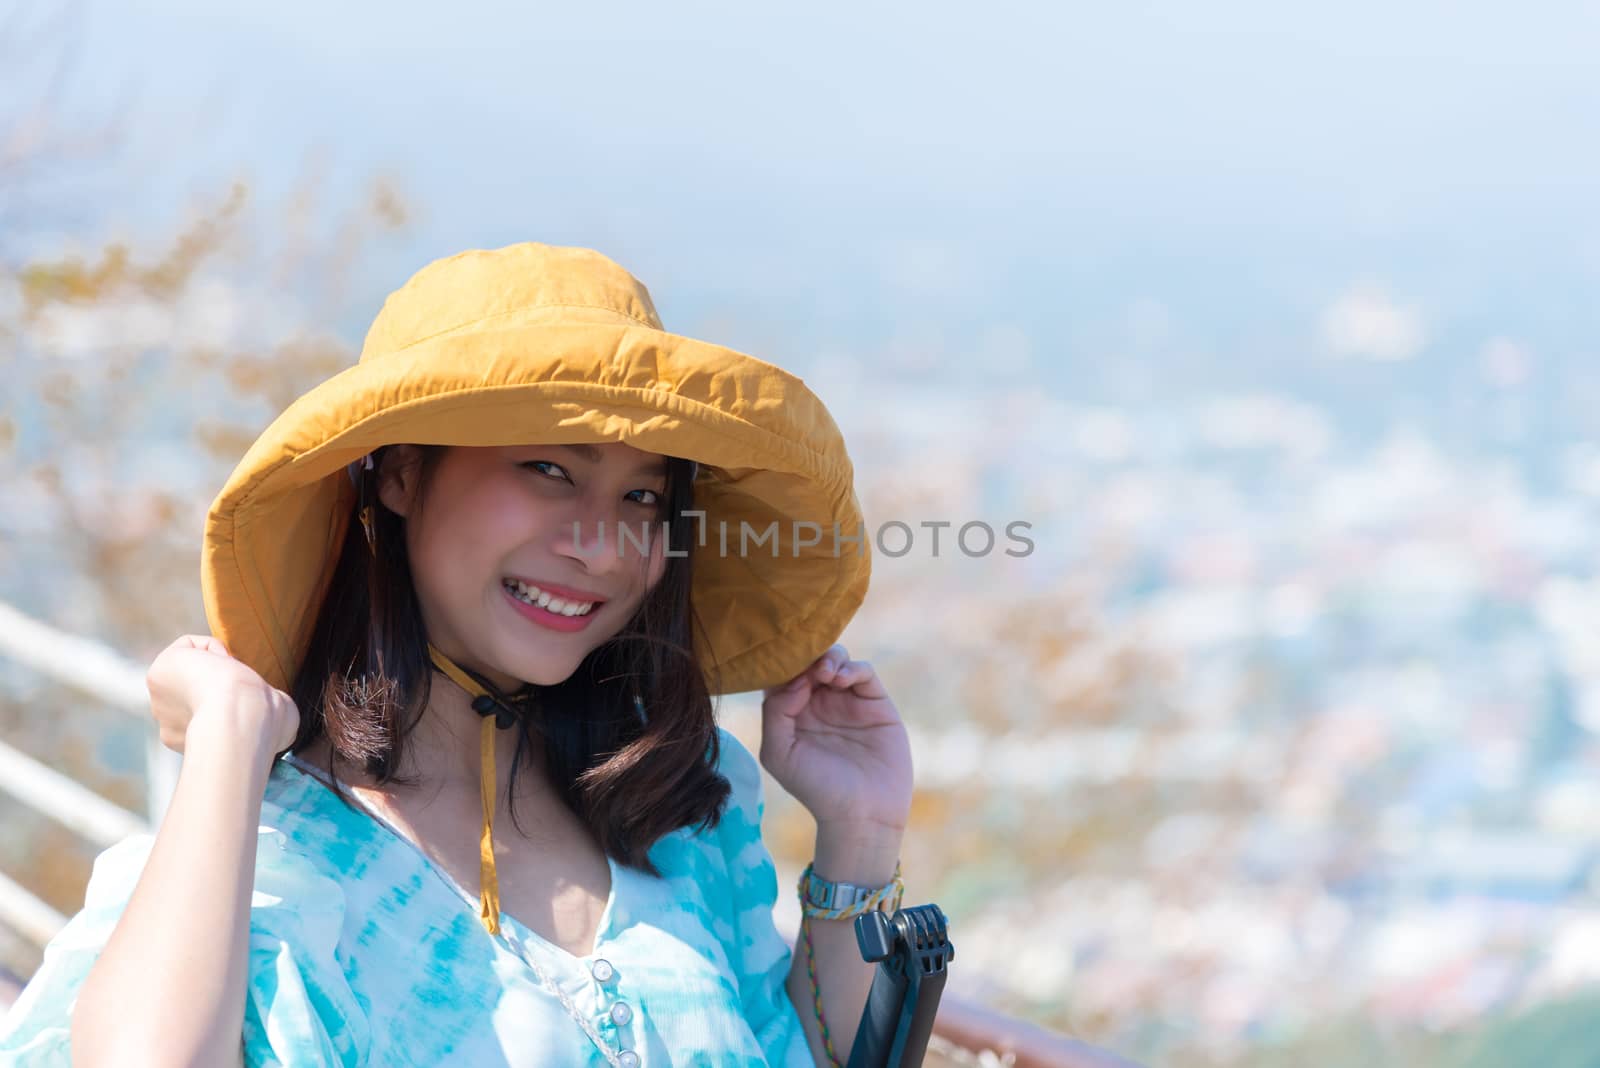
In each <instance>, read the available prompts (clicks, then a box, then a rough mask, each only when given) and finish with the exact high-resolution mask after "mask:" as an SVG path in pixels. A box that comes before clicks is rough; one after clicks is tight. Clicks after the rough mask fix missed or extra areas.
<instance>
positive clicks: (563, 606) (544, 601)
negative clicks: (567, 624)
mask: <svg viewBox="0 0 1600 1068" xmlns="http://www.w3.org/2000/svg"><path fill="white" fill-rule="evenodd" d="M505 586H506V589H507V590H510V591H511V593H512V595H513V596H515V597H516V598H517V600H519V601H523V602H525V603H527V604H534V605H538V606H539V607H540V608H544V609H546V610H548V611H551V612H554V613H556V614H557V615H561V616H584V615H588V614H589V613H590V612H592V611H594V606H595V604H596V603H597V602H594V601H563V600H562V599H561V598H559V597H552V596H550V594H548V593H546V592H544V591H543V590H541V589H539V588H538V587H537V586H529V585H528V584H527V583H525V582H518V581H516V580H515V579H510V580H507V582H506V584H505Z"/></svg>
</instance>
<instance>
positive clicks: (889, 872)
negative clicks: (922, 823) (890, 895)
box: [811, 824, 905, 886]
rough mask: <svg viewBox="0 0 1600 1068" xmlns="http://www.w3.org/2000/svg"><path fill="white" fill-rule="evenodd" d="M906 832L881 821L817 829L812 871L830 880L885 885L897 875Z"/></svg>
mask: <svg viewBox="0 0 1600 1068" xmlns="http://www.w3.org/2000/svg"><path fill="white" fill-rule="evenodd" d="M904 840H905V831H904V830H902V829H898V828H890V827H885V826H883V825H881V824H854V825H848V826H844V825H829V826H819V827H818V828H817V840H816V849H815V853H814V856H813V859H812V862H811V866H812V870H813V871H814V872H816V873H817V875H818V876H820V877H822V878H824V879H827V880H828V881H829V882H848V883H856V884H857V885H861V886H882V885H884V884H885V883H887V882H888V881H889V880H890V879H892V878H893V877H894V870H895V867H896V865H898V864H899V862H900V847H901V844H902V843H903V842H904Z"/></svg>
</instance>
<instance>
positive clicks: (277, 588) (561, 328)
mask: <svg viewBox="0 0 1600 1068" xmlns="http://www.w3.org/2000/svg"><path fill="white" fill-rule="evenodd" d="M608 441H616V442H626V443H627V444H629V445H632V446H634V447H636V448H639V449H643V450H646V451H649V452H656V453H661V454H665V455H670V456H678V457H683V458H686V459H691V460H695V461H698V463H699V464H700V470H699V475H698V477H697V479H696V482H695V486H694V498H695V500H694V506H695V507H696V508H697V509H700V510H703V511H704V512H705V514H706V520H705V523H706V526H705V530H706V532H707V534H708V537H707V539H706V542H707V543H706V545H705V546H704V547H701V546H698V545H695V546H692V547H690V551H691V552H693V553H695V560H694V583H693V588H692V591H691V595H690V596H691V600H692V603H693V605H694V607H695V609H696V612H697V614H698V616H699V619H700V622H701V624H702V625H703V627H704V638H705V640H706V642H707V645H708V647H707V648H704V649H702V650H701V653H702V660H703V662H704V663H705V665H706V666H707V667H708V668H709V669H711V671H710V679H709V681H710V683H711V685H712V689H713V692H715V693H737V692H742V691H746V690H758V689H763V688H765V687H768V686H773V685H777V684H780V683H782V682H785V681H787V680H788V679H790V678H792V677H793V676H795V675H796V674H798V673H799V672H800V671H802V670H803V669H804V668H805V667H806V666H807V665H809V664H810V663H811V662H812V661H813V660H815V659H816V658H817V657H818V656H820V655H821V654H822V653H823V652H825V651H826V650H827V649H828V647H829V646H830V645H832V644H833V643H834V642H835V641H837V640H838V638H839V636H840V634H841V633H842V632H843V629H844V627H845V625H846V624H847V623H848V622H849V620H850V618H851V617H852V616H853V615H854V613H855V611H856V610H857V609H858V608H859V607H860V605H861V603H862V601H863V599H864V598H865V597H866V592H867V585H868V581H869V577H870V571H871V545H870V542H871V539H870V538H868V537H865V536H864V534H865V531H864V529H863V517H862V514H861V506H860V502H859V501H858V499H857V497H856V493H855V488H854V471H853V468H852V465H851V462H850V458H849V455H848V453H847V452H846V449H845V446H844V441H843V437H842V436H841V434H840V433H839V429H838V427H837V426H836V425H835V423H834V421H833V418H832V417H831V416H830V415H829V413H828V411H827V409H826V408H825V407H824V405H823V404H822V402H821V401H820V400H819V399H818V398H817V397H816V396H815V394H813V393H812V392H811V390H810V389H809V388H807V386H806V385H805V383H804V382H803V381H802V380H801V379H800V378H799V377H797V376H795V375H793V374H790V373H788V372H786V371H784V370H783V369H781V368H779V367H776V366H773V365H772V364H769V363H766V362H764V361H761V360H758V359H755V358H754V357H751V356H748V355H746V354H744V353H741V352H737V351H735V350H733V349H729V348H725V347H723V346H719V345H715V344H711V343H709V342H705V341H700V340H697V339H695V338H691V337H686V336H682V335H678V334H672V333H670V332H667V331H664V330H659V329H654V328H652V327H649V326H639V325H618V324H612V323H593V322H590V323H572V322H541V323H531V324H521V325H513V326H500V327H491V328H482V327H481V325H480V328H477V329H473V330H471V331H470V332H466V333H453V334H447V335H444V336H438V337H433V338H429V339H426V340H423V341H420V342H418V343H416V344H414V345H411V346H409V347H407V348H405V349H404V350H402V351H398V352H393V353H389V354H387V355H384V356H382V358H379V359H363V360H362V362H360V363H358V364H356V365H355V366H353V367H350V368H348V369H347V370H345V371H342V372H340V373H339V374H336V375H334V376H333V377H332V378H329V379H328V380H326V381H325V382H323V383H321V384H320V385H318V386H316V387H315V388H313V389H312V390H310V391H309V392H308V393H306V394H305V395H304V396H302V397H300V398H299V399H298V400H297V401H295V402H294V403H293V404H291V405H290V406H289V407H288V408H287V409H286V410H285V411H284V412H283V414H282V415H280V416H279V417H278V418H277V419H276V420H274V421H273V423H272V424H271V425H270V426H269V427H268V428H267V429H266V430H265V431H264V432H263V433H262V434H261V436H260V437H259V438H258V439H257V440H256V442H255V443H254V445H252V446H251V448H250V450H249V452H247V453H246V454H245V456H244V458H243V460H241V461H240V463H239V465H238V467H237V468H236V469H235V470H234V472H233V474H232V475H231V476H230V477H229V479H228V481H227V483H226V485H225V486H224V487H223V489H222V492H221V493H220V494H219V495H218V496H217V498H216V500H215V501H214V502H213V504H212V506H211V510H210V512H209V514H208V516H207V520H206V529H205V538H204V543H203V548H202V552H201V590H202V594H203V597H204V600H205V610H206V617H207V620H208V622H209V623H210V626H211V631H212V633H213V634H214V635H216V637H218V638H219V639H220V640H221V641H222V642H223V644H225V645H226V646H227V648H228V650H229V652H230V653H232V654H233V655H234V656H236V657H238V658H239V659H240V660H242V661H243V662H245V663H246V664H248V665H250V666H251V667H252V668H254V669H255V670H256V671H258V672H259V673H260V674H261V675H262V677H263V678H265V679H266V681H267V682H269V683H271V684H272V685H273V686H276V687H278V688H280V689H283V690H288V689H289V688H290V685H291V680H292V679H293V677H294V675H295V673H296V671H297V669H298V666H299V663H300V659H301V657H302V656H303V655H304V652H305V649H306V647H307V645H308V644H309V641H310V637H311V630H312V627H313V625H314V624H315V622H316V615H317V610H318V608H319V607H320V604H321V600H322V598H323V596H324V595H325V594H326V592H327V589H328V586H329V583H330V581H331V579H332V576H333V569H334V565H335V564H336V562H337V559H338V554H339V549H340V546H341V545H342V544H343V540H344V537H345V534H346V530H347V527H348V524H349V522H350V519H351V515H352V512H353V507H354V488H353V487H352V485H351V481H350V479H349V478H348V477H347V475H346V472H345V468H346V465H348V464H350V463H352V462H353V461H356V460H359V459H360V458H361V457H362V456H364V455H366V454H367V453H369V452H371V451H373V450H374V449H376V448H379V447H380V446H383V445H392V444H399V443H415V444H441V445H475V446H506V445H514V444H530V443H541V444H579V443H601V442H608ZM774 522H776V523H777V534H778V537H777V539H776V540H775V541H774V542H763V543H761V544H760V545H759V547H757V548H754V549H749V548H747V549H746V551H744V552H741V551H740V544H739V531H740V529H741V524H742V523H743V524H748V525H749V528H750V530H751V531H752V537H753V538H754V537H759V536H760V535H761V534H762V533H763V532H765V531H767V530H768V529H769V527H770V525H771V524H773V523H774ZM796 523H800V524H807V523H809V524H815V527H807V528H805V529H803V530H799V533H800V536H799V537H798V538H797V537H796V536H795V534H796V532H797V529H798V528H796V527H795V524H796ZM719 524H725V525H726V526H725V529H727V530H728V532H729V537H728V549H727V551H726V552H723V551H721V546H720V545H719V537H718V529H719ZM819 531H820V537H816V536H815V533H816V532H819ZM835 531H837V532H838V534H839V537H840V538H841V539H846V538H859V541H840V542H838V543H836V542H835V538H834V532H835ZM812 540H814V541H815V544H810V545H807V544H805V542H807V541H812ZM752 544H754V543H753V542H752ZM674 548H675V549H676V548H679V547H677V546H675V547H674ZM774 548H775V549H776V555H773V552H774Z"/></svg>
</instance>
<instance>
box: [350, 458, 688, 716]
mask: <svg viewBox="0 0 1600 1068" xmlns="http://www.w3.org/2000/svg"><path fill="white" fill-rule="evenodd" d="M407 450H409V451H407ZM416 455H417V454H416V452H415V450H414V449H411V448H410V447H409V446H398V447H397V448H396V449H391V450H390V452H389V454H387V455H386V456H385V461H386V462H385V464H384V475H383V477H382V479H381V480H380V490H379V492H380V495H381V498H382V500H383V503H384V504H385V505H387V506H388V507H389V508H390V509H392V510H393V511H395V512H397V513H399V514H400V515H403V516H405V517H406V548H407V552H408V554H409V558H410V563H411V574H412V580H413V582H414V583H415V584H416V590H417V598H418V601H419V602H420V605H421V610H422V616H423V623H424V625H425V626H426V627H427V632H428V635H429V638H430V639H431V640H432V641H433V643H434V644H435V645H437V646H439V648H440V649H441V650H443V651H444V652H445V653H447V654H448V655H450V656H451V657H453V658H455V659H457V660H459V661H460V662H461V663H463V664H465V665H467V666H468V667H472V668H474V669H475V670H478V671H481V672H483V673H484V674H486V675H487V676H488V677H489V678H490V679H491V680H492V681H494V682H495V683H496V684H497V685H500V686H502V687H503V688H505V689H507V690H514V689H516V688H517V687H518V686H520V685H521V684H522V683H523V682H532V683H538V684H539V685H544V686H548V685H552V684H554V683H558V682H561V681H563V680H564V679H566V678H567V677H569V676H570V675H571V674H572V673H573V671H575V670H576V669H577V667H578V665H579V664H580V663H582V662H583V659H584V657H586V656H588V655H589V653H590V652H592V651H593V650H594V649H596V648H597V647H598V646H600V645H601V644H603V643H604V642H605V641H606V640H608V639H609V638H611V637H613V636H615V635H616V634H617V633H618V632H619V631H621V630H622V628H623V626H624V625H625V624H626V623H627V622H628V620H629V619H630V618H631V617H632V616H633V613H634V611H635V610H636V609H637V608H638V607H639V604H640V602H641V601H642V600H643V599H644V596H645V594H646V593H647V592H649V590H650V589H651V588H652V587H653V586H654V585H655V584H656V582H657V581H658V580H659V579H660V578H661V575H662V574H663V572H664V571H665V570H666V557H665V552H664V549H665V538H664V536H663V531H662V523H661V521H662V519H663V518H665V517H664V516H663V515H662V514H661V511H660V509H661V505H662V503H663V502H664V501H665V499H666V491H667V478H666V460H665V458H664V457H662V456H660V455H658V454H656V453H650V452H643V451H641V450H639V449H636V448H634V447H633V446H631V445H626V444H623V443H621V442H605V443H602V444H598V445H539V446H535V445H516V446H505V447H493V448H470V447H465V446H457V447H452V448H450V449H447V450H446V451H445V453H444V454H443V456H442V457H441V458H440V459H439V462H438V465H437V467H436V468H435V469H434V471H433V473H432V477H431V479H430V481H429V484H428V486H427V488H426V492H425V493H424V494H423V497H422V501H421V504H422V507H420V508H417V507H416V506H415V505H416V500H417V487H416V484H415V482H416V468H415V465H414V464H412V463H411V462H410V461H411V459H412V458H414V457H415V456H416ZM391 458H392V459H393V460H394V461H395V462H394V464H393V466H392V467H391V464H390V462H389V461H390V460H391ZM391 472H392V474H391Z"/></svg>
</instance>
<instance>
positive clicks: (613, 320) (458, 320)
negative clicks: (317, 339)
mask: <svg viewBox="0 0 1600 1068" xmlns="http://www.w3.org/2000/svg"><path fill="white" fill-rule="evenodd" d="M531 323H598V324H605V325H611V326H641V327H646V328H649V329H652V330H660V329H662V326H661V317H660V316H659V315H657V314H656V308H655V302H654V301H652V300H651V299H650V292H649V290H647V289H645V286H644V283H643V282H641V281H639V280H638V279H637V278H635V277H634V276H633V275H632V274H630V273H628V271H627V270H625V269H624V268H623V267H621V266H620V265H619V264H617V263H616V262H615V261H614V260H612V259H610V258H608V257H606V256H603V255H601V254H600V253H598V252H595V251H594V250H593V249H587V248H568V247H564V246H559V245H546V244H541V243H539V242H537V241H525V242H522V243H521V244H516V245H506V246H505V247H503V248H498V249H469V250H467V251H465V252H460V253H457V254H456V255H454V256H448V257H446V258H444V259H441V260H435V261H434V262H432V263H430V264H428V265H427V266H426V267H424V268H422V269H421V270H420V271H418V272H417V273H416V274H414V275H412V276H411V278H410V279H408V280H407V281H406V283H405V285H403V286H401V287H400V288H399V289H397V290H395V291H394V292H393V293H391V294H389V297H388V299H386V300H385V301H384V302H383V308H382V309H381V310H380V311H379V312H378V315H377V318H376V319H374V320H373V322H372V326H371V328H370V329H369V330H368V331H367V337H366V340H365V341H364V342H363V343H362V346H361V361H362V362H366V361H367V360H369V359H371V358H373V357H375V356H382V355H385V354H387V353H392V352H400V351H402V350H404V349H407V348H410V347H411V346H412V345H416V344H418V343H420V342H422V341H426V340H428V339H430V338H436V337H442V336H446V335H449V334H455V333H460V332H462V331H466V330H470V329H473V328H474V327H479V326H484V327H489V326H494V327H501V326H504V327H513V326H523V325H527V324H531Z"/></svg>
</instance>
